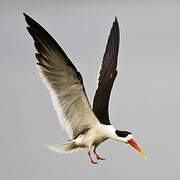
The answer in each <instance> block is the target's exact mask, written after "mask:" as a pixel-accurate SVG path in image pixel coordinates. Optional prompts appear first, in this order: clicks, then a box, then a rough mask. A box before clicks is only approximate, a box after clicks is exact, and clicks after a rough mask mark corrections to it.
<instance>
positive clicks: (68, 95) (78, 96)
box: [38, 66, 98, 139]
mask: <svg viewBox="0 0 180 180" xmlns="http://www.w3.org/2000/svg"><path fill="white" fill-rule="evenodd" d="M38 69H39V73H40V76H41V77H42V79H43V82H44V83H45V85H46V87H47V88H48V90H49V93H50V96H51V99H52V103H53V106H54V108H55V110H56V113H57V116H58V119H59V122H60V124H61V125H62V127H63V129H66V131H67V133H68V136H69V137H70V138H71V139H73V138H74V137H76V136H77V135H78V134H79V133H81V132H82V131H83V130H84V129H87V128H91V127H92V126H94V125H96V124H97V123H98V120H97V119H96V117H95V115H94V113H93V112H92V109H91V107H90V105H89V102H88V100H87V98H86V95H85V93H84V91H83V86H82V85H81V84H72V85H71V86H70V85H69V84H68V85H67V87H66V86H64V87H61V88H60V87H59V89H53V88H52V87H51V84H50V83H49V82H48V81H47V79H46V78H45V77H44V75H43V71H42V70H41V67H40V66H38Z"/></svg>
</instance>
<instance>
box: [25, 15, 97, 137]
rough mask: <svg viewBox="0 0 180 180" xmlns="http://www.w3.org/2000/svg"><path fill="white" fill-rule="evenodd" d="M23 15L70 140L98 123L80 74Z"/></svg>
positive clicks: (39, 29) (59, 117) (32, 21)
mask: <svg viewBox="0 0 180 180" xmlns="http://www.w3.org/2000/svg"><path fill="white" fill-rule="evenodd" d="M24 16H25V20H26V22H27V24H28V27H27V29H28V31H29V33H30V34H31V36H32V38H33V39H34V45H35V47H36V49H37V51H38V53H36V58H37V60H38V63H37V65H38V68H39V71H40V74H41V76H42V78H43V80H44V82H45V84H46V85H47V87H48V89H49V92H50V95H51V98H52V102H53V105H54V108H55V110H56V112H57V115H58V119H59V121H60V123H61V124H62V125H63V127H64V128H65V129H66V130H67V132H68V135H69V136H70V138H71V139H73V138H75V137H76V136H77V135H78V134H80V133H81V132H82V131H83V130H85V129H88V128H90V127H91V126H93V125H95V124H96V123H99V121H98V120H97V118H96V117H95V115H94V113H93V111H92V109H91V107H90V104H89V101H88V99H87V97H86V93H85V90H84V86H83V80H82V77H81V74H80V73H79V72H78V71H77V69H76V67H75V66H74V65H73V63H72V62H71V61H70V59H69V58H68V57H67V56H66V54H65V53H64V51H63V50H62V48H61V47H60V46H59V45H58V43H57V42H56V41H55V40H54V39H53V38H52V36H51V35H50V34H49V33H48V32H47V31H46V30H45V29H44V28H43V27H42V26H41V25H39V24H38V23H37V22H36V21H34V20H33V19H32V18H30V17H29V16H28V15H26V14H24Z"/></svg>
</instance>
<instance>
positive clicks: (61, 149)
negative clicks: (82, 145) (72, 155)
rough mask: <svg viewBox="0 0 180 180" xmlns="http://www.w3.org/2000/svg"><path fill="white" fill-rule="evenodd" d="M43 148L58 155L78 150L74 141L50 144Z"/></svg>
mask: <svg viewBox="0 0 180 180" xmlns="http://www.w3.org/2000/svg"><path fill="white" fill-rule="evenodd" d="M45 146H46V147H47V148H48V149H50V150H52V151H55V152H58V153H69V152H74V151H77V150H78V149H79V148H78V147H77V145H76V144H75V142H74V141H69V142H67V143H64V144H50V145H45Z"/></svg>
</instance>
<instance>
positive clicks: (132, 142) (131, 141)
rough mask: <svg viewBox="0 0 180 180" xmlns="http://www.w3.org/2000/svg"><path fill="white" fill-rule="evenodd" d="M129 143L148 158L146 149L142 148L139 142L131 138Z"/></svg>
mask: <svg viewBox="0 0 180 180" xmlns="http://www.w3.org/2000/svg"><path fill="white" fill-rule="evenodd" d="M128 143H129V144H130V145H131V146H132V147H133V148H135V149H136V150H137V151H139V153H140V154H141V155H142V156H143V157H144V159H146V160H147V156H146V155H145V153H144V151H143V150H142V149H141V147H140V146H139V145H138V144H137V142H136V141H135V140H134V139H131V140H129V141H128Z"/></svg>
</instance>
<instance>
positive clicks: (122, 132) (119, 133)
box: [115, 130, 132, 138]
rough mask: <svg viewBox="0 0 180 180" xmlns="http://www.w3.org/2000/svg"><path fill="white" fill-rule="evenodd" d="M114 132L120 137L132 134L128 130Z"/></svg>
mask: <svg viewBox="0 0 180 180" xmlns="http://www.w3.org/2000/svg"><path fill="white" fill-rule="evenodd" d="M115 133H116V135H117V136H119V137H122V138H125V137H127V136H128V135H129V134H132V133H130V132H128V131H119V130H116V131H115Z"/></svg>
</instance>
